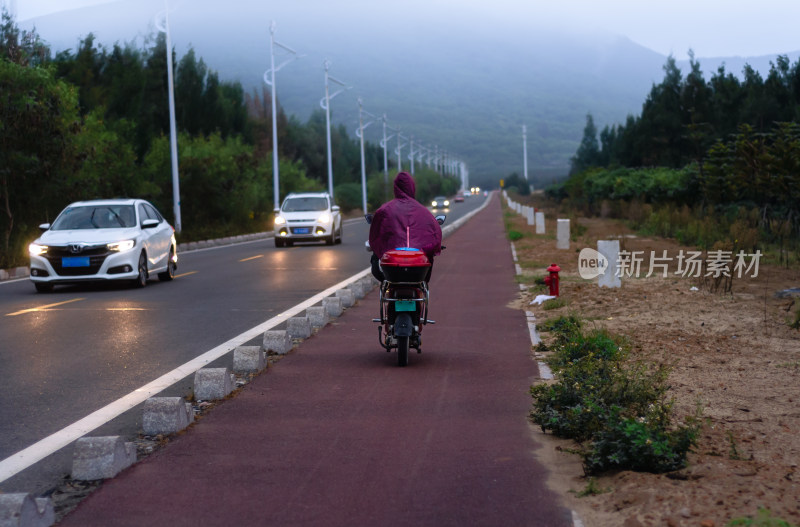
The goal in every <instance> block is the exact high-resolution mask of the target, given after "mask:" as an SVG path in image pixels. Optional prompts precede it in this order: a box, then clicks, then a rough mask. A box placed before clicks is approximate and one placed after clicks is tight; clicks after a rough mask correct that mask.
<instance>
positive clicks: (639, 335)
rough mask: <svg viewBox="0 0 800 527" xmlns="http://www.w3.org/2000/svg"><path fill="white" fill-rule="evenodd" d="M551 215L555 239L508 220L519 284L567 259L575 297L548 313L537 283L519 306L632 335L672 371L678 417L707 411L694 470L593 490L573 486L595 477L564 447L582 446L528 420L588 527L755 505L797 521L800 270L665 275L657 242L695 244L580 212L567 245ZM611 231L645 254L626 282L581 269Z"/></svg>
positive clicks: (716, 514)
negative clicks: (558, 240)
mask: <svg viewBox="0 0 800 527" xmlns="http://www.w3.org/2000/svg"><path fill="white" fill-rule="evenodd" d="M548 212H550V213H549V214H548ZM545 213H546V214H547V217H548V218H547V221H546V227H547V229H546V232H547V233H548V234H545V235H536V234H535V231H534V227H529V226H527V223H526V222H525V220H524V219H523V218H522V217H521V216H518V215H514V217H513V219H512V220H511V221H512V228H513V229H514V230H517V231H520V232H522V233H524V237H523V238H522V239H520V240H518V241H516V242H515V248H516V251H517V255H518V258H519V263H520V265H521V267H522V270H523V275H522V277H521V278H520V280H521V281H522V282H526V281H527V282H530V277H531V276H543V275H545V274H546V271H545V269H546V268H547V266H548V265H550V264H551V263H557V264H558V265H559V266H560V267H561V269H562V271H561V298H563V299H564V300H565V301H566V305H564V306H563V307H560V308H558V309H547V310H546V309H544V306H537V305H530V301H531V300H532V299H533V298H534V297H535V295H536V294H541V292H539V293H536V292H533V291H532V290H528V291H526V292H521V293H520V299H519V301H518V302H517V303H516V305H517V306H518V307H520V308H521V309H525V310H528V311H532V312H533V313H534V314H535V316H536V319H537V321H538V322H539V323H540V322H543V321H544V320H547V319H549V318H553V317H557V316H559V315H562V314H568V313H576V314H578V315H580V316H581V317H583V318H585V319H587V320H589V321H590V322H589V324H590V325H594V326H595V327H603V328H607V329H608V330H610V331H612V332H614V333H617V334H622V335H627V336H628V337H629V338H630V340H631V342H632V344H633V350H634V351H633V353H634V354H638V355H639V356H645V357H648V358H649V359H651V360H653V361H656V362H663V363H667V364H669V365H671V366H672V373H671V375H670V385H671V388H670V391H669V393H670V396H671V397H674V400H675V406H674V410H675V416H676V418H677V419H678V420H682V419H683V418H684V417H685V416H690V415H696V412H697V409H698V407H699V408H700V409H701V410H702V422H703V423H704V424H703V428H702V430H701V433H700V436H699V440H698V444H697V446H696V448H695V449H694V451H693V452H692V453H691V454H690V455H689V458H688V465H687V467H686V468H685V469H682V470H679V471H677V472H673V473H668V474H647V473H636V472H630V471H622V472H617V473H610V474H605V475H602V476H599V477H595V478H594V481H593V485H594V487H595V488H596V489H600V490H601V491H602V492H601V493H600V494H595V495H590V496H586V497H578V495H577V494H578V493H580V492H581V491H584V490H585V489H586V488H587V485H588V484H589V480H588V479H587V478H585V477H584V474H583V470H582V468H581V463H580V458H579V457H578V456H577V455H575V454H570V453H567V451H568V450H569V449H570V448H574V446H575V445H574V444H572V443H571V442H570V441H566V440H560V439H557V438H554V437H553V436H552V435H551V434H543V433H542V432H541V430H540V428H539V427H538V426H537V425H534V424H532V425H531V426H532V430H534V433H535V434H536V436H537V439H538V440H539V441H541V442H543V445H544V446H543V448H541V449H540V450H539V452H538V453H537V455H539V457H540V458H541V459H542V461H543V462H544V463H546V464H547V465H548V466H550V467H551V469H552V471H553V475H552V477H551V478H550V482H549V483H550V485H551V486H552V487H553V488H554V489H556V490H557V491H558V492H559V493H561V494H562V495H564V496H566V498H565V499H566V500H567V504H568V505H569V506H570V507H572V508H573V509H574V510H575V511H576V512H577V513H578V515H579V516H580V519H581V521H582V522H583V524H584V525H586V526H587V527H607V526H626V527H634V526H639V525H648V526H650V525H667V526H694V525H697V526H705V527H710V526H717V527H719V526H723V525H728V524H729V522H730V521H731V520H734V519H737V518H744V517H756V516H757V515H758V513H759V508H766V509H769V511H771V517H772V518H780V519H783V520H786V521H788V522H789V523H790V524H791V525H800V470H799V469H798V463H800V408H798V403H800V384H798V381H800V331H798V330H796V329H791V328H790V327H789V323H790V322H791V321H792V320H794V316H795V312H796V310H797V309H798V304H800V297H797V296H796V297H794V298H779V297H776V293H777V292H779V291H783V290H786V289H789V288H797V287H800V270H798V269H794V270H789V269H785V268H781V267H778V266H771V265H766V264H765V263H763V262H761V263H760V264H759V269H758V276H757V277H753V276H752V274H753V271H752V270H751V271H750V273H749V274H748V273H744V276H743V277H742V278H734V280H733V287H732V292H731V293H730V294H724V293H722V292H719V291H717V292H711V291H710V290H709V287H708V286H709V284H708V283H703V282H702V280H700V279H697V278H689V277H683V276H681V275H680V274H679V275H675V270H676V266H675V264H676V262H673V264H672V267H671V268H670V270H669V275H668V277H666V278H664V277H662V276H661V272H660V270H659V271H658V272H656V273H654V275H653V276H651V277H649V278H645V275H646V274H647V272H648V269H647V266H648V265H649V259H650V258H649V255H650V251H656V253H655V254H656V255H659V256H661V255H662V251H663V250H667V256H668V257H672V258H674V259H675V260H677V258H676V257H677V256H678V254H679V251H680V250H681V249H683V250H684V251H688V250H694V248H690V247H681V246H679V245H678V244H677V243H675V242H674V241H671V240H665V239H654V238H644V237H637V236H635V235H634V234H633V233H632V232H631V231H630V230H628V229H626V228H625V227H624V225H623V224H621V223H620V222H617V221H615V220H605V219H599V218H592V219H586V218H578V219H577V221H578V223H579V224H580V225H582V226H583V227H585V232H583V233H582V234H581V235H580V236H577V239H575V238H573V240H572V242H571V243H570V249H569V250H563V249H562V250H558V249H556V248H555V235H554V234H555V226H556V225H555V224H556V222H555V219H554V214H553V213H552V211H548V210H547V209H545ZM574 221H575V220H574V219H573V222H574ZM581 230H582V229H581ZM575 232H576V230H575V229H574V227H573V233H575ZM615 238H618V239H620V244H621V249H622V250H627V251H645V253H644V255H645V260H644V263H643V269H642V273H641V274H640V277H639V278H635V277H630V278H627V277H625V278H623V281H622V287H621V288H619V289H609V288H603V289H600V288H599V287H598V285H597V281H596V280H595V281H589V280H584V279H582V278H581V277H580V276H579V274H578V252H579V251H580V250H581V249H583V248H586V247H589V248H595V249H596V248H597V240H598V239H615ZM692 287H697V290H696V291H693V290H692ZM542 336H543V338H545V339H546V338H547V334H546V333H545V334H543V335H542ZM758 525H762V524H758ZM763 525H766V524H763Z"/></svg>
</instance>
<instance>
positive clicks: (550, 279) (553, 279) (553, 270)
mask: <svg viewBox="0 0 800 527" xmlns="http://www.w3.org/2000/svg"><path fill="white" fill-rule="evenodd" d="M559 271H561V268H560V267H559V266H557V265H556V264H551V265H550V267H548V268H547V272H548V273H550V276H547V277H545V279H544V283H545V284H546V285H548V286H550V296H558V273H559Z"/></svg>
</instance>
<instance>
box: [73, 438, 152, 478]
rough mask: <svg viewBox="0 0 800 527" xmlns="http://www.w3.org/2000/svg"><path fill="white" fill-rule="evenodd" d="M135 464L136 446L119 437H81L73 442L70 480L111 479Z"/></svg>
mask: <svg viewBox="0 0 800 527" xmlns="http://www.w3.org/2000/svg"><path fill="white" fill-rule="evenodd" d="M134 463H136V445H134V444H133V443H126V442H125V440H124V439H123V438H122V437H121V436H105V437H82V438H80V439H78V440H77V441H76V442H75V452H74V453H73V455H72V479H77V480H81V481H92V480H97V479H108V478H113V477H114V476H116V475H117V474H119V473H120V472H122V471H123V470H125V469H126V468H128V467H129V466H131V465H133V464H134Z"/></svg>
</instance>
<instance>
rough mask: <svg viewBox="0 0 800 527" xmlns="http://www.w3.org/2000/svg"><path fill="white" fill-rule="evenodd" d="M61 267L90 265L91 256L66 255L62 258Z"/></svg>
mask: <svg viewBox="0 0 800 527" xmlns="http://www.w3.org/2000/svg"><path fill="white" fill-rule="evenodd" d="M61 267H89V257H88V256H65V257H64V258H62V259H61Z"/></svg>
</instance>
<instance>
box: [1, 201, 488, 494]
mask: <svg viewBox="0 0 800 527" xmlns="http://www.w3.org/2000/svg"><path fill="white" fill-rule="evenodd" d="M479 202H482V200H478V199H475V200H474V201H472V202H470V203H465V204H464V205H463V206H462V204H459V206H458V207H454V208H453V209H452V211H450V212H449V213H448V216H449V218H448V221H452V220H454V219H455V218H457V217H458V216H460V215H463V214H464V213H466V212H467V211H468V210H472V209H474V208H477V206H478V205H479ZM367 228H368V227H367V225H366V222H363V221H357V222H355V223H352V224H348V225H346V226H345V239H344V243H343V244H342V245H336V246H331V247H327V246H325V245H309V244H302V245H297V246H295V247H292V248H283V249H276V248H275V247H274V246H273V243H272V240H263V241H260V242H256V243H248V244H241V245H237V246H229V247H224V248H218V249H213V250H205V251H196V252H189V253H183V254H180V255H179V257H180V261H179V269H178V275H179V276H178V278H177V279H176V280H175V281H174V282H170V283H163V282H159V281H158V280H157V279H155V280H153V281H151V282H150V283H149V284H148V286H147V287H146V288H144V289H141V290H137V289H130V288H127V287H125V286H119V285H111V286H107V285H106V286H69V287H57V288H56V290H55V293H53V294H45V295H43V294H37V293H35V291H34V288H33V286H32V285H31V283H30V282H29V281H28V280H23V281H19V282H14V283H5V284H2V285H0V365H2V366H1V367H0V460H3V459H5V458H7V457H8V456H11V455H12V454H14V453H16V452H18V451H20V450H22V449H23V448H26V447H28V446H30V445H31V444H33V443H35V442H36V441H39V440H40V439H42V438H44V437H46V436H48V435H50V434H53V433H54V432H56V431H58V430H61V429H62V428H63V427H64V426H67V425H69V424H71V423H74V422H75V421H77V420H78V419H81V418H83V417H85V416H86V415H88V414H90V413H91V412H93V411H95V410H97V409H99V408H101V407H103V406H104V405H106V404H108V403H110V402H112V401H115V400H117V399H118V398H120V397H122V396H123V395H125V394H127V393H129V392H131V391H132V390H135V389H137V388H139V387H141V386H143V385H144V384H146V383H148V382H150V381H152V380H153V379H155V378H157V377H159V376H161V375H163V374H164V373H166V372H168V371H171V370H172V369H174V368H175V367H177V366H179V365H181V364H184V363H185V362H187V361H189V360H190V359H193V358H194V357H197V356H198V355H200V354H202V353H204V352H205V351H207V350H209V349H211V348H213V347H215V346H217V345H218V344H220V343H222V342H226V341H227V340H229V339H230V338H232V337H234V336H236V335H239V334H241V333H242V332H244V331H246V330H248V329H250V328H252V327H254V326H257V325H258V324H261V323H262V322H264V321H265V320H267V319H270V318H271V317H273V316H275V315H277V314H278V313H281V312H283V311H285V310H286V309H288V308H290V307H291V306H294V305H296V304H298V303H300V302H301V301H303V300H305V299H307V298H309V297H311V296H313V295H315V294H317V293H319V292H320V291H323V290H325V289H326V288H328V287H330V286H332V285H334V284H336V283H338V282H340V281H342V280H344V279H346V278H347V277H350V276H352V275H353V274H355V273H357V272H358V271H361V270H363V269H365V268H366V267H367V266H368V264H369V255H368V254H367V253H366V252H365V251H364V246H363V243H364V240H365V239H366V235H367ZM46 306H50V307H46ZM229 362H230V361H228V363H229ZM191 384H192V383H191V378H188V379H186V380H184V382H183V383H182V384H181V385H178V386H174V387H173V392H172V393H170V395H183V394H185V393H189V391H190V389H191ZM140 429H141V415H140V411H139V412H131V413H130V415H127V416H124V417H122V418H119V419H118V420H116V421H114V422H112V423H110V424H109V425H108V426H106V427H104V428H103V429H102V432H103V433H105V434H113V435H117V434H119V435H123V436H126V437H135V436H136V435H137V433H138V432H139V430H140ZM97 433H98V431H96V432H95V434H97ZM64 450H65V451H64V452H61V453H59V454H57V455H54V456H52V457H51V458H49V459H46V460H44V461H42V462H40V464H39V465H38V466H37V467H35V468H34V469H31V470H29V471H26V472H25V473H22V474H19V475H17V476H14V477H12V478H9V479H7V480H5V481H0V491H3V492H22V491H24V492H33V493H36V494H40V493H42V492H45V491H46V490H48V489H50V488H52V487H53V486H55V485H56V484H57V482H58V481H59V479H60V478H61V477H62V476H63V475H64V474H66V473H68V472H69V470H70V467H71V450H69V449H64ZM66 450H69V451H66ZM2 479H3V478H2V477H0V480H2Z"/></svg>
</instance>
